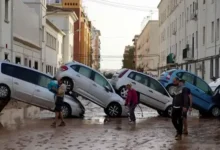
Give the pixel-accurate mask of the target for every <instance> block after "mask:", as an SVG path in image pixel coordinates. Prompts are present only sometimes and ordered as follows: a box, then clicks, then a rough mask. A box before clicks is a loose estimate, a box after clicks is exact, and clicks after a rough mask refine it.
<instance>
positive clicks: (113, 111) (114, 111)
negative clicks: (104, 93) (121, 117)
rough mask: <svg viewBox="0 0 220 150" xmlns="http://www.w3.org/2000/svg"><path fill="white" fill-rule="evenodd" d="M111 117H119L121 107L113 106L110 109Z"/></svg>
mask: <svg viewBox="0 0 220 150" xmlns="http://www.w3.org/2000/svg"><path fill="white" fill-rule="evenodd" d="M108 112H109V115H110V116H113V117H114V116H118V114H119V107H118V106H117V105H111V106H110V107H109V109H108Z"/></svg>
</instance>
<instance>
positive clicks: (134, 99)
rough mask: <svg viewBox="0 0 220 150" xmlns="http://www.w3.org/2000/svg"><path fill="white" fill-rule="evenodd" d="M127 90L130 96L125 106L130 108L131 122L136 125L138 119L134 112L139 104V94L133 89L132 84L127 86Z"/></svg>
mask: <svg viewBox="0 0 220 150" xmlns="http://www.w3.org/2000/svg"><path fill="white" fill-rule="evenodd" d="M126 88H127V90H128V94H127V98H126V101H125V106H128V109H129V122H130V123H135V122H136V117H135V113H134V111H135V108H136V106H137V103H138V96H137V92H136V91H135V90H134V89H133V88H132V86H131V84H127V86H126Z"/></svg>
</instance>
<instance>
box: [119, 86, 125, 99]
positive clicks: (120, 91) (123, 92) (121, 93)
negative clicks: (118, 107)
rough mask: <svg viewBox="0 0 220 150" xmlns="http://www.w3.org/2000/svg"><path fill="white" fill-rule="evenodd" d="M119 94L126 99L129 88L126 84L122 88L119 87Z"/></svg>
mask: <svg viewBox="0 0 220 150" xmlns="http://www.w3.org/2000/svg"><path fill="white" fill-rule="evenodd" d="M119 95H120V96H121V97H122V98H123V99H125V98H126V96H127V90H126V87H125V86H122V87H121V88H120V89H119Z"/></svg>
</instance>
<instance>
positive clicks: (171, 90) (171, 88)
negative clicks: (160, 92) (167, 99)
mask: <svg viewBox="0 0 220 150" xmlns="http://www.w3.org/2000/svg"><path fill="white" fill-rule="evenodd" d="M174 90H175V86H170V87H169V90H168V91H169V93H170V94H171V95H174Z"/></svg>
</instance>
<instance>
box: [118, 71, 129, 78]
mask: <svg viewBox="0 0 220 150" xmlns="http://www.w3.org/2000/svg"><path fill="white" fill-rule="evenodd" d="M127 71H128V70H127V69H126V70H125V71H123V72H122V73H121V74H119V76H118V77H119V78H121V77H123V75H124V74H125V73H126V72H127Z"/></svg>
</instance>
